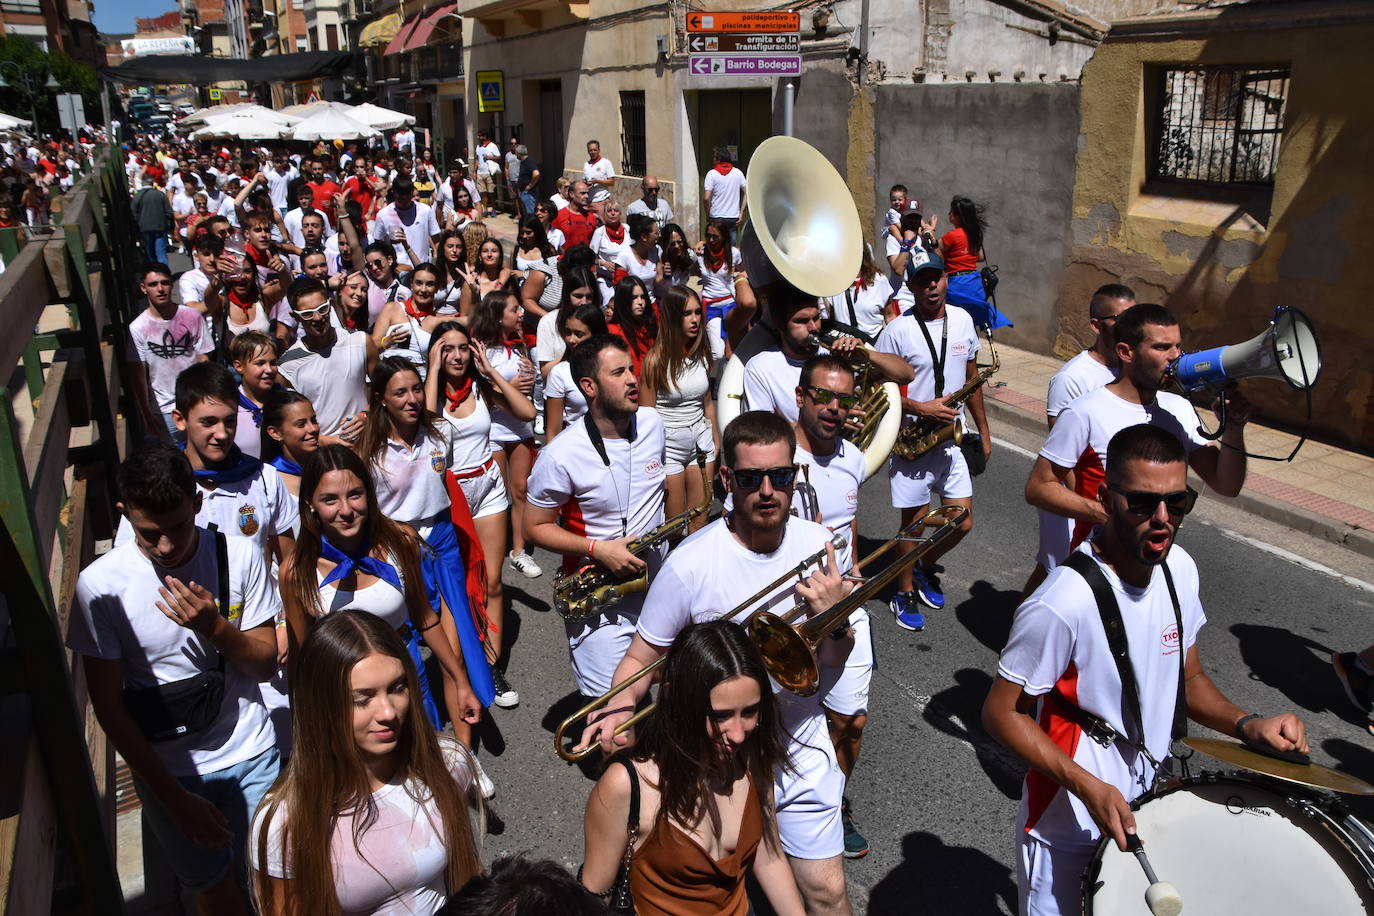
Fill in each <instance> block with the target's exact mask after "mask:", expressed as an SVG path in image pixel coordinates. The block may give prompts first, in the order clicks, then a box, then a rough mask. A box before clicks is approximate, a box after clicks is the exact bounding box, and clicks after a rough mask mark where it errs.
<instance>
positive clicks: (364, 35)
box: [358, 13, 401, 48]
mask: <svg viewBox="0 0 1374 916" xmlns="http://www.w3.org/2000/svg"><path fill="white" fill-rule="evenodd" d="M400 30H401V17H400V16H398V15H397V14H396V13H387V14H386V15H385V16H383V17H382V18H381V19H378V20H376V21H375V22H369V23H368V24H367V25H365V26H363V30H362V32H361V33H359V35H358V44H359V45H360V46H361V47H364V48H367V47H372V46H374V45H381V44H386V43H388V42H390V41H391V40H392V39H393V38H395V37H396V33H397V32H399V31H400Z"/></svg>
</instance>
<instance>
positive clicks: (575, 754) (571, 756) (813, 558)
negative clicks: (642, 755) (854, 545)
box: [553, 532, 868, 763]
mask: <svg viewBox="0 0 1374 916" xmlns="http://www.w3.org/2000/svg"><path fill="white" fill-rule="evenodd" d="M830 545H831V546H834V548H835V550H837V551H840V550H844V549H845V548H846V547H847V546H849V540H848V539H847V538H846V537H845V536H844V535H843V534H841V533H839V532H836V533H835V535H834V536H832V537H831V538H830ZM825 551H826V548H824V547H823V548H821V549H820V550H818V551H816V552H815V553H813V554H811V555H810V556H808V557H806V558H805V559H803V560H802V561H801V562H800V563H798V564H797V565H796V566H795V567H793V568H792V569H789V570H788V571H787V572H785V573H783V574H782V575H781V576H778V577H777V578H776V579H774V580H773V581H772V582H770V583H768V584H767V585H765V586H764V587H763V588H761V589H759V590H758V591H757V592H755V593H754V594H753V595H750V596H749V597H748V598H747V599H745V600H744V601H743V602H741V603H740V604H738V605H736V606H735V609H734V610H732V611H731V612H730V613H728V614H725V615H724V616H722V617H721V618H720V619H721V620H729V619H730V618H732V617H734V616H736V615H737V614H739V613H741V612H742V611H744V610H745V609H746V608H749V607H752V606H753V605H754V604H756V603H758V602H759V601H762V600H763V599H765V598H767V597H768V596H769V595H771V594H772V593H773V592H774V591H776V590H777V589H779V588H781V587H782V586H783V585H786V584H787V582H788V580H790V579H791V578H792V577H794V576H795V577H796V578H797V581H798V582H800V581H801V580H802V578H803V577H804V576H805V575H806V570H807V569H809V568H810V567H811V566H813V565H815V564H817V563H819V562H821V561H822V560H823V559H825ZM867 559H868V557H865V561H866V560H867ZM667 657H668V656H667V654H666V653H665V654H664V655H660V656H659V657H658V658H657V659H655V660H654V661H652V662H650V663H649V664H647V665H645V666H644V667H643V668H640V669H639V670H638V671H636V672H635V673H634V674H632V675H630V676H629V677H627V678H626V679H625V680H623V681H621V682H620V683H619V684H616V685H615V686H613V687H612V688H611V689H610V690H608V691H606V692H605V693H603V694H602V695H601V696H599V697H597V698H596V699H595V700H592V701H591V702H590V703H588V704H587V705H585V706H583V707H582V708H581V709H579V710H577V712H574V713H573V714H572V715H570V716H568V717H567V718H566V719H564V720H563V721H562V722H560V723H558V728H557V729H556V730H555V731H554V733H553V746H554V750H555V751H557V752H558V756H559V757H562V758H563V759H564V760H566V761H568V762H569V763H576V762H577V761H579V760H581V759H582V758H584V757H586V756H587V755H588V754H590V753H591V752H592V751H594V750H596V747H597V746H596V745H595V744H592V745H589V746H587V747H584V748H574V749H572V750H569V749H568V748H567V747H566V746H565V745H564V743H563V735H564V733H566V732H567V730H568V729H569V728H571V727H572V725H573V724H574V723H575V722H578V721H580V720H582V719H585V718H587V716H589V715H591V714H592V713H593V712H595V711H596V710H597V709H599V708H601V707H602V706H608V705H610V702H611V700H612V699H614V698H615V697H617V696H619V695H620V694H622V693H624V692H625V691H626V690H628V689H629V688H630V687H631V686H633V685H634V684H637V683H638V682H639V681H641V680H643V679H644V678H645V677H648V676H649V675H650V674H652V673H653V672H655V671H657V670H658V668H659V666H660V665H662V664H663V661H664V659H666V658H667ZM653 708H654V704H652V703H650V704H648V705H646V706H645V707H644V708H643V709H641V710H639V711H638V712H636V713H635V714H634V715H633V716H631V717H630V718H629V719H628V720H627V721H625V722H622V723H621V724H620V727H619V728H617V729H616V730H615V733H616V734H617V735H623V734H625V733H626V732H628V731H629V730H630V729H632V728H634V727H635V726H636V725H638V724H639V723H640V722H641V721H642V720H643V719H644V717H645V716H647V715H648V714H649V713H650V712H651V711H652V710H653Z"/></svg>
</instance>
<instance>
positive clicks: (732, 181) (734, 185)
mask: <svg viewBox="0 0 1374 916" xmlns="http://www.w3.org/2000/svg"><path fill="white" fill-rule="evenodd" d="M747 187H749V182H748V181H746V180H745V177H744V169H738V168H733V167H732V168H731V169H730V171H729V173H728V174H725V175H722V174H721V173H720V171H719V170H718V169H715V168H712V169H711V170H710V171H709V172H707V173H706V181H705V183H704V189H705V190H706V191H707V192H708V193H710V195H711V203H710V204H709V206H710V208H711V213H710V216H711V219H739V211H740V192H741V191H743V190H744V189H745V188H747Z"/></svg>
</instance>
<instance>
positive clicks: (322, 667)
mask: <svg viewBox="0 0 1374 916" xmlns="http://www.w3.org/2000/svg"><path fill="white" fill-rule="evenodd" d="M370 655H384V656H388V657H390V658H395V659H397V660H398V661H400V663H401V665H402V667H403V668H404V669H405V679H406V691H407V693H408V694H409V695H410V697H411V707H410V713H409V715H407V716H406V719H405V722H404V723H403V724H402V725H401V729H400V735H399V736H398V739H397V742H396V751H395V753H396V754H397V756H398V757H399V761H400V764H399V766H398V767H397V771H396V778H397V779H398V780H399V781H400V783H401V784H402V785H404V786H405V787H406V791H407V792H408V793H409V794H410V796H411V797H412V798H413V799H415V801H416V802H417V803H422V804H427V805H429V806H430V807H431V808H432V809H433V810H434V811H435V812H437V813H438V815H439V822H440V832H441V833H442V834H443V839H444V849H445V850H447V852H448V865H447V867H446V869H445V872H444V882H445V884H446V885H447V886H448V889H449V891H450V892H453V891H456V890H457V889H458V888H460V887H462V885H463V883H464V882H465V881H467V879H468V878H471V877H472V876H473V875H475V874H478V873H480V872H481V871H482V862H481V858H480V856H479V854H478V850H477V843H476V840H475V839H474V837H473V834H472V825H471V822H470V821H469V820H468V815H467V806H466V800H465V799H464V797H463V793H462V792H461V791H460V790H459V788H458V784H457V783H456V782H455V781H454V779H453V775H452V773H451V772H450V770H449V765H448V763H447V762H446V761H445V759H444V755H443V752H442V751H441V750H440V748H439V741H438V738H437V737H436V736H435V734H434V729H432V728H431V727H430V725H429V721H428V720H427V719H426V718H425V716H424V712H423V711H422V709H421V706H420V702H419V700H420V682H419V678H418V677H417V675H416V673H415V664H414V662H412V661H411V659H410V655H409V653H408V652H407V651H406V648H405V646H404V644H402V642H401V637H400V636H399V635H398V634H397V632H396V631H395V630H394V629H392V628H391V627H390V626H388V625H387V624H386V623H385V622H384V621H383V620H381V618H379V617H376V616H374V615H372V614H368V613H366V612H364V611H354V610H343V611H337V612H335V613H333V614H330V615H329V616H328V617H325V618H324V619H323V620H321V621H320V622H319V623H318V624H316V625H315V627H314V628H313V629H312V630H311V631H310V635H309V636H308V637H306V640H305V642H304V644H302V646H301V648H300V659H299V663H298V667H297V670H299V671H304V672H309V676H308V677H301V678H298V679H297V680H296V681H295V683H294V684H293V687H294V690H293V691H292V710H291V722H292V727H293V728H294V730H295V736H296V741H295V753H294V754H293V755H292V757H291V761H290V763H288V764H287V765H286V769H284V770H283V771H282V774H281V776H279V777H278V778H277V781H276V783H275V784H274V785H273V786H272V788H271V789H269V790H268V792H267V794H266V795H265V796H264V797H263V800H262V804H261V806H260V808H259V811H260V812H261V814H260V817H259V819H258V822H259V823H260V824H261V828H260V831H259V834H258V837H257V869H256V870H255V872H254V875H253V887H254V893H255V896H256V900H257V903H258V907H259V910H260V912H264V913H270V912H276V910H277V908H278V907H276V906H274V904H277V903H278V901H276V900H275V899H274V898H275V896H276V890H275V886H274V884H273V882H272V881H271V879H270V876H269V875H268V874H267V870H266V863H267V862H268V861H270V859H269V856H268V851H267V850H268V839H269V836H271V835H275V836H276V838H278V840H279V842H280V844H281V845H280V850H279V856H280V861H281V863H282V865H283V870H284V871H289V872H290V874H291V877H290V878H289V879H286V881H285V886H286V890H285V892H284V895H283V897H284V899H282V900H281V901H280V909H281V911H283V912H286V913H292V914H306V913H309V914H312V916H314V914H320V916H337V914H338V913H339V912H340V908H339V894H338V890H337V887H336V885H335V882H334V864H333V862H332V861H331V857H330V856H329V848H330V840H331V838H332V837H333V834H334V830H335V828H336V826H337V825H338V820H339V816H340V815H341V814H351V815H352V816H353V836H352V837H351V839H352V842H353V848H354V850H355V851H358V852H359V855H360V856H361V850H360V843H361V839H362V835H363V834H364V833H366V832H367V830H368V829H369V828H371V827H372V825H373V824H375V823H376V821H377V806H376V802H375V801H374V800H373V796H372V789H371V785H370V783H369V780H368V772H367V768H366V766H365V765H364V763H363V759H362V755H361V754H360V753H359V751H358V746H357V744H356V742H355V741H354V739H353V730H352V728H351V727H350V725H349V723H350V720H351V716H352V697H351V684H350V676H351V674H352V671H353V666H354V665H356V664H357V663H358V662H360V661H362V660H363V659H365V658H367V657H368V656H370ZM459 753H464V754H466V751H459ZM469 769H471V767H470V766H469ZM274 825H275V827H276V829H269V828H270V827H272V826H274Z"/></svg>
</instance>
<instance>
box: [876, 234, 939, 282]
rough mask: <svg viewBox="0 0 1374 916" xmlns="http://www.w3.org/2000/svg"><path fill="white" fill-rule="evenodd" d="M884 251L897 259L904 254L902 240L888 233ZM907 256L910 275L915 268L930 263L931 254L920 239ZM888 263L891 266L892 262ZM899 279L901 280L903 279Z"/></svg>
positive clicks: (884, 240)
mask: <svg viewBox="0 0 1374 916" xmlns="http://www.w3.org/2000/svg"><path fill="white" fill-rule="evenodd" d="M883 250H884V251H885V252H886V253H887V256H888V257H889V258H895V257H896V256H897V255H899V254H901V253H902V240H901V239H899V238H897V237H896V236H894V235H893V234H892V233H890V232H889V233H887V234H886V235H884V236H883ZM907 254H908V255H909V256H910V257H909V258H908V259H907V267H906V269H907V272H908V273H910V271H912V270H913V269H914V268H915V267H920V266H921V265H922V264H926V263H929V261H930V252H929V251H926V248H925V246H924V245H922V244H921V241H920V239H917V240H916V244H914V245H912V246H911V250H910V251H909V252H907ZM888 263H889V264H890V263H892V262H891V261H889V262H888ZM898 279H899V280H900V279H902V278H898ZM903 285H905V284H903Z"/></svg>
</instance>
